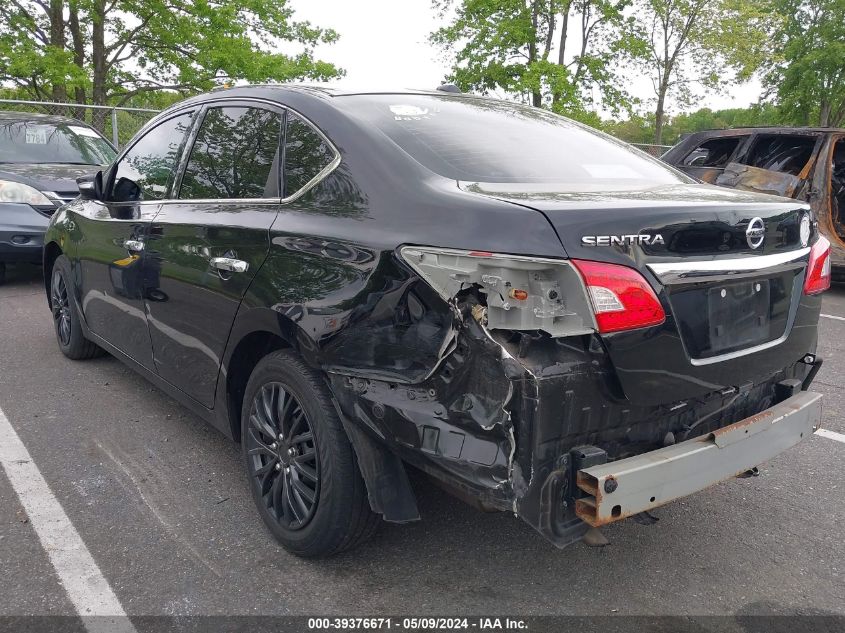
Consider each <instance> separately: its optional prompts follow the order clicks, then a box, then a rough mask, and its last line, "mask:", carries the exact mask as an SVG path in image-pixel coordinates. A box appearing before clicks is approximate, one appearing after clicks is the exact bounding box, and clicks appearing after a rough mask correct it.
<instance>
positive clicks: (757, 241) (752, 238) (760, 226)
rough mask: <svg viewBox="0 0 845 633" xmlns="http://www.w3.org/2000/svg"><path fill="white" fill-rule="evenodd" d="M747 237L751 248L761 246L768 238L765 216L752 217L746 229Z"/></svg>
mask: <svg viewBox="0 0 845 633" xmlns="http://www.w3.org/2000/svg"><path fill="white" fill-rule="evenodd" d="M745 239H746V240H747V241H748V245H749V246H750V247H751V248H760V246H762V244H763V240H764V239H766V224H765V223H764V222H763V218H752V219H751V222H749V223H748V228H747V229H745Z"/></svg>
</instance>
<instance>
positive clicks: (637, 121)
mask: <svg viewBox="0 0 845 633" xmlns="http://www.w3.org/2000/svg"><path fill="white" fill-rule="evenodd" d="M792 124H794V122H793V121H790V120H789V119H788V118H785V117H784V114H783V113H782V112H781V111H780V110H779V109H778V108H777V107H776V106H774V105H772V104H768V103H767V104H756V105H753V106H750V107H748V108H729V109H726V110H715V111H714V110H711V109H710V108H702V109H700V110H696V111H694V112H688V113H683V114H679V115H677V116H674V117H667V118H666V120H665V122H664V128H663V140H664V143H665V144H667V145H672V144H674V143H677V142H678V140H679V139H680V138H681V136H683V135H684V134H689V133H691V132H699V131H701V130H721V129H728V128H739V127H759V126H765V125H792ZM600 127H601V129H603V130H604V131H605V132H607V133H608V134H612V135H613V136H616V137H617V138H620V139H622V140H623V141H627V142H629V143H652V142H654V115H649V116H632V117H630V118H629V119H626V120H623V121H606V122H604V123H602V124H601V126H600Z"/></svg>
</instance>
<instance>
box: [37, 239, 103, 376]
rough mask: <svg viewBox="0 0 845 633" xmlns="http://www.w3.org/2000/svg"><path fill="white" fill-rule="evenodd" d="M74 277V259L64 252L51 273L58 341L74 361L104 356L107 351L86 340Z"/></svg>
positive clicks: (54, 322) (51, 298)
mask: <svg viewBox="0 0 845 633" xmlns="http://www.w3.org/2000/svg"><path fill="white" fill-rule="evenodd" d="M71 279H72V278H71V276H70V262H69V261H68V259H67V257H65V256H64V255H59V257H58V258H57V259H56V261H55V263H54V264H53V273H52V275H51V276H50V309H51V311H52V313H53V329H54V330H55V332H56V342H57V343H58V344H59V349H60V350H61V351H62V354H64V355H65V356H67V357H68V358H70V359H72V360H86V359H88V358H94V357H96V356H101V355H102V354H104V353H105V352H104V351H103V350H102V349H101V348H100V347H98V346H97V345H96V344H95V343H92V342H91V341H89V340H88V339H86V338H85V335H84V333H83V332H82V319H81V317H80V316H79V311H78V310H77V309H76V304H75V303H74V301H73V300H72V299H71V294H70V293H71V288H72V286H71V284H70V280H71Z"/></svg>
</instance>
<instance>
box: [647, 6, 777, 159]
mask: <svg viewBox="0 0 845 633" xmlns="http://www.w3.org/2000/svg"><path fill="white" fill-rule="evenodd" d="M634 15H635V16H636V21H635V22H634V26H633V33H632V36H633V37H635V38H638V39H639V40H640V41H641V42H642V46H641V47H640V48H639V50H641V51H643V53H644V54H643V55H642V56H641V57H640V58H639V59H638V62H639V65H640V66H641V67H642V68H644V69H645V71H646V73H647V74H648V75H649V76H650V77H651V81H652V85H653V87H654V93H655V97H656V105H655V110H654V117H655V129H654V142H655V143H657V144H660V143H661V142H662V140H663V128H664V124H665V120H664V119H665V112H666V103H667V99H668V98H670V97H674V98H675V99H677V100H678V101H679V102H680V103H682V104H684V105H687V104H689V103H690V102H691V98H692V96H693V95H694V94H695V90H696V89H697V88H701V87H703V88H709V89H720V88H721V89H724V88H726V87H727V86H729V85H731V84H732V83H734V82H737V81H743V80H746V79H748V78H749V77H750V76H751V75H752V74H753V72H754V71H755V70H756V69H757V68H758V67H759V65H760V64H761V62H762V59H763V51H764V47H765V45H766V43H767V41H768V39H767V30H768V27H769V25H770V21H769V20H770V15H771V14H770V13H769V12H768V8H767V6H766V3H765V2H759V1H755V0H638V2H637V3H636V5H635V11H634Z"/></svg>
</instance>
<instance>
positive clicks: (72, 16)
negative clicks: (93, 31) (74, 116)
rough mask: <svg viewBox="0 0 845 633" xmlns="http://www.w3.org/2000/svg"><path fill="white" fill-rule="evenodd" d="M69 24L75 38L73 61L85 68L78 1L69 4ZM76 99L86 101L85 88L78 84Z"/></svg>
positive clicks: (74, 91)
mask: <svg viewBox="0 0 845 633" xmlns="http://www.w3.org/2000/svg"><path fill="white" fill-rule="evenodd" d="M68 16H69V17H68V25H69V26H70V35H71V38H72V39H73V63H74V64H76V65H77V66H79V68H82V69H84V68H85V40H83V39H82V29H80V28H79V7H78V6H77V4H76V2H71V3H70V5H69V13H68ZM73 96H74V100H75V101H76V102H77V103H85V88H83V87H82V86H77V87H76V88H74V90H73Z"/></svg>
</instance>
